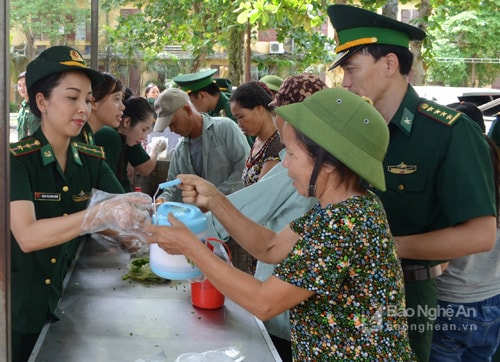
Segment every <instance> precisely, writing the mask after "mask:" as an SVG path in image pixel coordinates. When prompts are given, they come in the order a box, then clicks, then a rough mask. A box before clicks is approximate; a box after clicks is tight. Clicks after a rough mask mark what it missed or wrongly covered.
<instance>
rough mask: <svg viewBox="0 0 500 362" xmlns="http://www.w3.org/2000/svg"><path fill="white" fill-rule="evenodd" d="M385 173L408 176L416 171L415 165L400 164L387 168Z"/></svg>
mask: <svg viewBox="0 0 500 362" xmlns="http://www.w3.org/2000/svg"><path fill="white" fill-rule="evenodd" d="M387 171H389V172H390V173H393V174H396V175H410V174H412V173H414V172H416V171H417V165H407V164H406V163H404V162H401V163H400V164H399V165H393V166H387Z"/></svg>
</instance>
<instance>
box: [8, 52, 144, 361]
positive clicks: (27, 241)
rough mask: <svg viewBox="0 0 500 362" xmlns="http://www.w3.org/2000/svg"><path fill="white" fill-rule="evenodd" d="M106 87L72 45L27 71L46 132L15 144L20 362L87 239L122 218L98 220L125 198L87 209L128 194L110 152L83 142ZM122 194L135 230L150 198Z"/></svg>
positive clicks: (15, 328)
mask: <svg viewBox="0 0 500 362" xmlns="http://www.w3.org/2000/svg"><path fill="white" fill-rule="evenodd" d="M100 81H102V76H101V74H100V73H99V72H97V71H94V70H92V69H90V68H87V66H86V65H85V63H84V61H83V58H82V57H81V55H80V53H79V52H78V51H77V50H76V49H73V48H70V47H66V46H57V47H53V48H49V49H47V50H45V51H44V52H42V53H41V54H40V55H39V56H38V58H36V59H34V60H33V61H32V62H30V63H29V64H28V67H27V74H26V83H27V84H28V94H29V101H30V107H31V110H32V112H33V113H34V114H35V115H37V116H39V117H40V128H38V130H36V131H35V133H34V134H33V135H32V136H29V137H26V138H25V139H23V140H21V141H19V142H16V143H11V145H10V177H11V179H10V200H11V201H10V229H11V244H10V249H11V285H12V286H13V287H12V294H11V306H12V308H11V321H12V325H11V335H12V345H11V350H12V361H13V362H21V361H27V360H28V358H29V355H30V353H31V351H32V349H33V346H34V345H35V342H36V339H37V337H38V335H39V333H40V331H41V330H42V327H43V325H44V324H45V322H46V321H47V319H50V318H52V317H53V316H54V312H55V310H56V306H57V303H58V300H59V298H60V297H61V294H62V289H63V278H64V277H65V275H66V273H67V271H68V270H69V268H70V265H71V263H72V259H73V258H74V253H75V251H76V249H77V248H76V247H77V245H78V244H79V242H80V240H81V236H80V235H84V234H86V233H91V232H94V230H96V228H95V226H97V225H102V224H103V223H107V221H106V220H107V218H108V217H109V220H112V218H113V217H115V216H117V214H114V213H113V212H112V211H109V213H106V212H104V213H102V214H98V210H105V209H106V208H108V207H110V206H112V205H115V206H116V203H117V200H109V201H104V202H103V203H102V204H101V205H97V206H96V207H91V208H87V209H86V207H87V202H88V200H89V199H90V195H91V191H92V190H93V189H101V190H103V191H107V192H110V193H120V194H121V193H123V188H122V187H121V185H120V183H119V182H118V180H117V179H116V177H115V176H114V175H113V173H112V172H111V170H110V168H109V167H108V165H107V164H106V162H105V160H104V159H105V157H104V153H103V151H102V149H101V148H100V147H97V146H91V145H87V144H84V143H80V142H77V139H76V138H75V137H76V136H78V134H79V133H80V131H81V129H82V126H83V124H84V123H85V122H86V121H87V119H88V118H89V116H90V112H91V106H90V103H91V98H92V88H91V87H92V85H95V84H97V83H98V82H100ZM120 196H121V197H123V199H120V200H119V203H118V204H119V207H120V210H117V211H119V212H120V214H119V215H121V216H120V217H121V218H122V220H121V222H123V224H122V225H134V223H135V221H136V220H139V218H140V213H139V212H137V210H136V206H134V203H137V204H144V203H145V200H142V199H141V198H138V197H137V196H131V195H120ZM146 201H148V202H149V203H150V202H151V200H150V198H149V200H146ZM121 212H123V214H122V213H121ZM120 217H119V218H120ZM127 218H128V219H127ZM109 220H108V221H109ZM85 221H86V222H87V223H85ZM92 223H93V224H92ZM101 230H102V229H101Z"/></svg>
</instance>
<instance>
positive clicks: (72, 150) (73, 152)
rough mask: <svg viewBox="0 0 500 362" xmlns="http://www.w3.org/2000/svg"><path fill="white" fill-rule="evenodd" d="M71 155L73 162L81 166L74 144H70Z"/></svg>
mask: <svg viewBox="0 0 500 362" xmlns="http://www.w3.org/2000/svg"><path fill="white" fill-rule="evenodd" d="M71 153H72V154H73V159H74V160H75V162H76V163H77V164H78V165H80V166H83V164H82V160H81V159H80V153H79V152H78V148H77V147H76V144H75V142H71Z"/></svg>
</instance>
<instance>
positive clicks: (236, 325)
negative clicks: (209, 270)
mask: <svg viewBox="0 0 500 362" xmlns="http://www.w3.org/2000/svg"><path fill="white" fill-rule="evenodd" d="M129 259H130V258H129V255H128V254H126V253H124V252H122V251H121V250H120V249H119V248H117V247H114V246H110V244H108V243H106V242H102V241H96V240H94V239H88V240H86V242H85V243H84V244H83V247H82V248H81V250H80V255H79V257H78V260H77V262H76V263H75V267H74V269H73V271H72V273H71V276H70V277H69V279H68V280H67V286H66V290H65V293H64V296H63V298H62V299H61V302H60V304H59V314H60V316H61V318H60V320H59V321H57V322H53V323H50V324H47V325H46V326H45V327H44V330H43V331H42V334H41V335H40V338H39V340H38V342H37V345H36V346H35V349H34V350H33V353H32V356H31V358H30V362H35V361H36V362H42V361H46V362H59V361H61V362H62V361H64V362H80V361H85V362H89V361H92V362H115V361H119V362H126V361H131V362H139V361H140V362H144V361H155V362H160V361H161V362H163V361H165V362H170V361H172V362H173V361H175V359H176V358H177V356H179V355H180V354H182V353H185V352H204V351H208V350H215V349H221V348H227V347H234V348H236V349H237V350H239V351H240V353H241V355H243V356H245V359H244V361H245V362H251V361H256V362H267V361H281V359H280V357H279V355H278V353H277V351H276V349H275V348H274V346H273V345H272V342H271V341H270V338H269V335H268V334H267V332H266V330H265V328H264V326H263V324H262V322H261V321H259V320H257V319H256V318H255V317H254V316H252V315H251V314H249V313H248V312H247V311H245V310H244V309H242V308H241V307H239V306H238V305H237V304H235V303H233V302H232V301H231V300H229V299H228V298H226V301H225V305H224V307H223V308H221V309H218V310H203V309H198V308H195V307H193V306H192V305H191V288H190V284H189V282H187V281H171V282H168V283H164V284H148V283H143V282H139V281H130V280H123V279H122V276H123V275H124V274H125V273H126V272H127V267H126V265H127V263H128V261H129Z"/></svg>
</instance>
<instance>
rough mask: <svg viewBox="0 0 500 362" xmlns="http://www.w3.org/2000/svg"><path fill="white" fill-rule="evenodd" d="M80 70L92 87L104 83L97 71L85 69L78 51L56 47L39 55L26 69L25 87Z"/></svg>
mask: <svg viewBox="0 0 500 362" xmlns="http://www.w3.org/2000/svg"><path fill="white" fill-rule="evenodd" d="M73 70H81V71H83V72H85V73H86V74H87V76H88V77H89V78H90V82H91V83H92V87H94V86H95V85H97V84H100V83H102V82H103V81H104V77H103V75H102V74H101V73H100V72H98V71H97V70H94V69H91V68H89V67H87V65H86V64H85V61H84V60H83V57H82V55H81V54H80V52H78V50H76V49H74V48H71V47H68V46H65V45H56V46H53V47H50V48H48V49H46V50H44V51H43V52H41V53H40V55H39V56H38V57H36V58H35V59H33V60H32V61H31V62H30V63H29V64H28V67H27V68H26V87H27V88H28V89H30V88H31V86H32V85H33V84H35V83H36V82H37V81H39V80H40V79H42V78H45V77H48V76H49V75H52V74H55V73H60V72H69V71H73Z"/></svg>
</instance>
